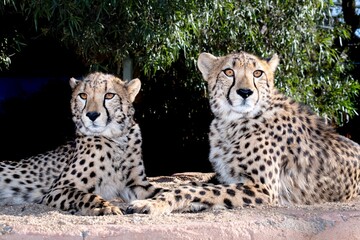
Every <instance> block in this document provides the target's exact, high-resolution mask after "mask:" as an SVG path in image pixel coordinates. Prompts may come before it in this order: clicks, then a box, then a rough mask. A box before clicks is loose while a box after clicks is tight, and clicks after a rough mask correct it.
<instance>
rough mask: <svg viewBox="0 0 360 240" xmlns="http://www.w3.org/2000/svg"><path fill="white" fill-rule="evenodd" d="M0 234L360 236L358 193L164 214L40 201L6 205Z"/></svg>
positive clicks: (85, 238) (82, 239)
mask: <svg viewBox="0 0 360 240" xmlns="http://www.w3.org/2000/svg"><path fill="white" fill-rule="evenodd" d="M114 202H115V203H116V201H114ZM118 204H119V205H121V204H122V203H120V202H118ZM0 239H9V240H11V239H21V240H23V239H26V240H28V239H29V240H32V239H55V240H56V239H71V240H72V239H79V240H90V239H159V240H161V239H172V240H177V239H189V240H190V239H191V240H194V239H217V240H218V239H266V240H272V239H360V198H357V199H354V200H353V201H351V202H349V203H328V204H322V205H314V206H292V207H265V208H262V209H250V208H247V209H233V210H211V211H205V212H201V213H182V214H181V213H175V214H170V215H164V216H151V215H150V216H149V215H140V214H134V215H124V216H96V217H94V216H77V215H70V214H68V213H66V212H61V211H59V210H56V209H53V208H50V207H47V206H44V205H38V204H26V205H17V206H5V207H0Z"/></svg>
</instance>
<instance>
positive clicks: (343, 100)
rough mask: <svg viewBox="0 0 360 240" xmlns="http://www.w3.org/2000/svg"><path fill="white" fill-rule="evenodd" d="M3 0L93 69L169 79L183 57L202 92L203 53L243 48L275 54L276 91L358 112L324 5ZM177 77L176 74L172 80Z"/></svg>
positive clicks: (189, 81)
mask: <svg viewBox="0 0 360 240" xmlns="http://www.w3.org/2000/svg"><path fill="white" fill-rule="evenodd" d="M19 2H20V3H16V4H15V1H12V0H5V2H4V3H5V5H11V6H13V7H14V9H17V10H18V11H20V12H21V13H22V14H24V16H26V17H27V18H28V19H32V20H33V22H34V26H35V27H36V29H38V30H39V31H41V32H42V33H43V34H48V35H51V36H55V37H57V38H58V39H59V40H60V41H62V42H63V43H64V44H66V45H67V46H68V47H71V48H74V49H75V50H76V52H77V53H78V54H79V55H80V56H81V57H82V58H83V59H84V62H86V64H87V65H88V66H89V69H91V70H95V69H101V70H103V69H107V70H108V71H112V72H119V69H120V66H121V61H122V59H124V58H125V57H126V56H131V57H133V58H134V59H135V61H136V62H137V66H138V67H139V68H140V72H141V73H143V74H145V75H146V76H148V77H149V78H151V77H153V76H155V75H156V74H159V73H161V74H162V73H164V72H165V73H166V72H167V71H168V70H169V69H170V67H171V66H173V64H174V63H176V62H177V61H179V58H180V57H181V56H182V57H184V59H185V61H184V62H183V64H185V66H186V67H187V68H188V69H192V70H193V71H189V72H191V73H189V74H188V76H186V77H185V78H181V79H176V80H177V81H178V82H177V84H181V85H183V86H185V87H187V88H188V89H196V91H197V92H198V93H203V92H204V91H206V86H205V84H204V82H203V81H202V80H201V77H200V74H199V73H198V71H197V70H196V67H195V66H196V64H195V63H196V59H197V57H198V55H199V53H200V52H202V51H207V52H211V53H213V54H215V55H225V54H228V53H230V52H234V51H239V50H244V51H247V52H251V53H254V54H256V55H259V56H262V57H270V56H271V55H272V54H274V53H278V54H279V55H280V57H281V59H282V60H281V64H280V66H279V70H278V73H277V86H278V87H279V88H280V89H281V90H282V91H283V92H285V93H286V94H287V95H290V96H292V97H294V98H295V99H296V100H298V101H302V102H304V103H306V104H309V105H310V106H311V107H312V108H313V109H314V110H315V111H317V112H318V113H320V114H322V115H324V116H327V118H329V119H330V120H333V121H335V122H336V123H337V124H339V125H341V124H343V123H344V122H345V121H346V120H348V118H349V117H351V116H353V115H354V114H356V111H355V109H354V99H355V97H356V95H357V94H358V92H359V90H360V85H359V83H358V82H357V81H355V80H354V79H353V78H352V77H351V76H349V75H348V74H347V73H348V72H349V70H350V69H351V67H352V65H351V64H350V62H349V59H348V57H347V55H346V49H344V48H343V47H342V46H341V44H338V43H341V40H344V39H347V38H349V37H350V34H349V31H348V29H347V28H346V27H345V26H343V25H341V24H340V23H336V24H331V23H332V22H334V21H333V19H332V18H331V16H330V14H329V7H330V4H332V1H331V0H329V1H326V0H301V1H299V0H286V1H283V0H282V1H281V0H253V1H244V0H239V1H233V0H221V1H220V0H214V1H205V0H177V1H173V0H171V1H170V0H142V1H140V0H138V1H132V0H106V1H104V0H95V1H90V0H77V1H74V0H51V1H50V0H23V1H19ZM175 75H176V74H175Z"/></svg>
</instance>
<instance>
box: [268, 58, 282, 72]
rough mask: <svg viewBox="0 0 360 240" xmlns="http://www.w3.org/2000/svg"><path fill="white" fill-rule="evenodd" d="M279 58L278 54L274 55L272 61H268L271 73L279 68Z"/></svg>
mask: <svg viewBox="0 0 360 240" xmlns="http://www.w3.org/2000/svg"><path fill="white" fill-rule="evenodd" d="M279 61H280V59H279V56H278V55H277V54H274V55H273V56H272V58H271V59H270V60H268V61H267V62H268V64H269V66H270V69H271V71H273V72H275V71H276V68H277V66H278V65H279Z"/></svg>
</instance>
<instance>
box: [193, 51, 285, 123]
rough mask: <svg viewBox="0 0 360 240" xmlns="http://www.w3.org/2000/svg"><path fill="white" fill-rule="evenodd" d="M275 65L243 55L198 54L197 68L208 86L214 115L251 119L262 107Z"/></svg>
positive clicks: (272, 60)
mask: <svg viewBox="0 0 360 240" xmlns="http://www.w3.org/2000/svg"><path fill="white" fill-rule="evenodd" d="M278 63H279V58H278V56H277V55H276V54H275V55H274V56H273V57H272V58H271V59H270V60H263V59H260V58H258V57H256V56H254V55H251V54H248V53H246V52H240V53H235V54H229V55H227V56H223V57H215V56H213V55H212V54H210V53H201V54H200V56H199V59H198V68H199V70H200V71H201V73H202V76H203V78H204V79H205V81H207V83H208V89H209V95H210V105H211V109H212V111H213V112H214V114H215V115H217V116H223V115H224V114H225V115H226V116H227V117H229V118H232V117H234V118H239V117H240V118H242V117H254V116H258V115H259V114H261V112H262V109H264V107H266V104H267V100H268V98H269V93H270V92H271V91H272V89H273V87H274V72H275V69H276V67H277V65H278Z"/></svg>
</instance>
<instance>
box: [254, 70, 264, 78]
mask: <svg viewBox="0 0 360 240" xmlns="http://www.w3.org/2000/svg"><path fill="white" fill-rule="evenodd" d="M263 73H264V72H263V71H261V70H255V71H254V72H253V75H254V77H255V78H259V77H261V76H262V75H263Z"/></svg>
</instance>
